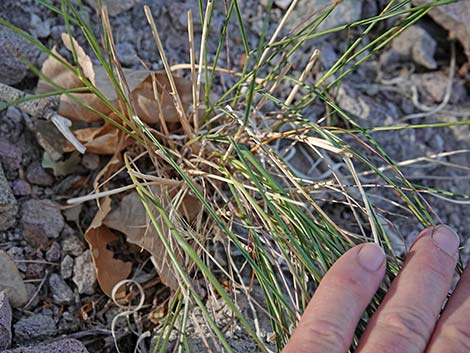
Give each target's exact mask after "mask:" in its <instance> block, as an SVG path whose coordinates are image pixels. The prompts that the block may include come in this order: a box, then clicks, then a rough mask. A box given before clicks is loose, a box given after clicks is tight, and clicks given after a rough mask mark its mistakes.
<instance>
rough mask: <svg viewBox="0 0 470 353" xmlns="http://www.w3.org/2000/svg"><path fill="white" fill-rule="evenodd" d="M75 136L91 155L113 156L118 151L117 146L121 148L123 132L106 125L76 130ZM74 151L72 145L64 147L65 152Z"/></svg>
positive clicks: (108, 124)
mask: <svg viewBox="0 0 470 353" xmlns="http://www.w3.org/2000/svg"><path fill="white" fill-rule="evenodd" d="M74 135H75V137H76V138H77V140H78V141H80V142H81V143H82V144H83V145H84V146H85V147H86V149H87V152H89V153H96V154H113V153H114V152H115V151H116V150H117V146H119V141H120V139H121V137H122V132H121V130H119V129H117V128H115V127H114V126H113V125H112V124H111V123H105V124H104V125H103V126H100V127H89V128H85V129H79V130H75V131H74ZM124 147H126V146H125V145H123V146H122V148H124ZM122 148H121V149H122ZM74 150H75V148H74V147H73V146H72V145H71V144H67V145H66V146H65V147H64V152H71V151H74Z"/></svg>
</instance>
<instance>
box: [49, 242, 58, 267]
mask: <svg viewBox="0 0 470 353" xmlns="http://www.w3.org/2000/svg"><path fill="white" fill-rule="evenodd" d="M60 256H61V251H60V244H59V243H58V242H56V241H54V242H52V244H51V246H50V247H49V249H47V251H46V260H47V261H50V262H57V261H59V260H60Z"/></svg>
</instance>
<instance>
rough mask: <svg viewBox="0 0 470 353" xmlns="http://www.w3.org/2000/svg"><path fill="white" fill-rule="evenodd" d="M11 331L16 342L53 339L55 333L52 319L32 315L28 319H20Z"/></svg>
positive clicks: (41, 315)
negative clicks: (45, 338) (43, 338)
mask: <svg viewBox="0 0 470 353" xmlns="http://www.w3.org/2000/svg"><path fill="white" fill-rule="evenodd" d="M13 329H14V334H15V338H16V339H17V340H30V339H35V338H41V337H53V336H55V335H56V333H57V328H56V323H55V321H54V319H52V317H50V316H48V315H44V314H33V315H32V316H30V317H27V318H22V319H20V320H19V321H18V322H17V323H16V324H14V325H13Z"/></svg>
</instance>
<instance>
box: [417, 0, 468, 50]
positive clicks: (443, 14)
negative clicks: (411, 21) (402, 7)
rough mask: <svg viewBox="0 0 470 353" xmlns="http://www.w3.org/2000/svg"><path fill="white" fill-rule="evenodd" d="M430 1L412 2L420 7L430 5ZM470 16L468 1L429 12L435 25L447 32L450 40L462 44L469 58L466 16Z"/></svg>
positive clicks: (462, 0) (419, 0)
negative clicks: (454, 39)
mask: <svg viewBox="0 0 470 353" xmlns="http://www.w3.org/2000/svg"><path fill="white" fill-rule="evenodd" d="M431 2H432V0H413V4H415V5H422V4H426V3H431ZM469 14H470V1H469V0H461V1H456V2H454V3H451V4H446V5H442V6H437V7H435V8H433V9H432V10H431V11H429V16H431V17H432V19H433V20H434V21H436V23H438V24H439V25H440V26H442V27H444V28H445V29H446V30H448V31H449V36H450V37H451V38H456V39H457V40H459V41H460V43H462V46H463V48H464V50H465V52H466V54H467V57H468V58H470V36H469V33H470V23H469V21H468V16H469Z"/></svg>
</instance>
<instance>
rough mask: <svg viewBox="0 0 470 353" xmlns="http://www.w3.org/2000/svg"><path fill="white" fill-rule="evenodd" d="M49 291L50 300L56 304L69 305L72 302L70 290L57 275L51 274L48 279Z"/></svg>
mask: <svg viewBox="0 0 470 353" xmlns="http://www.w3.org/2000/svg"><path fill="white" fill-rule="evenodd" d="M49 290H50V292H51V294H52V300H54V302H56V303H57V304H69V303H71V302H72V301H73V297H74V296H73V291H72V289H70V287H69V285H68V284H67V283H65V281H64V279H63V278H62V277H61V276H59V275H58V274H57V273H53V274H51V276H50V277H49Z"/></svg>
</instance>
